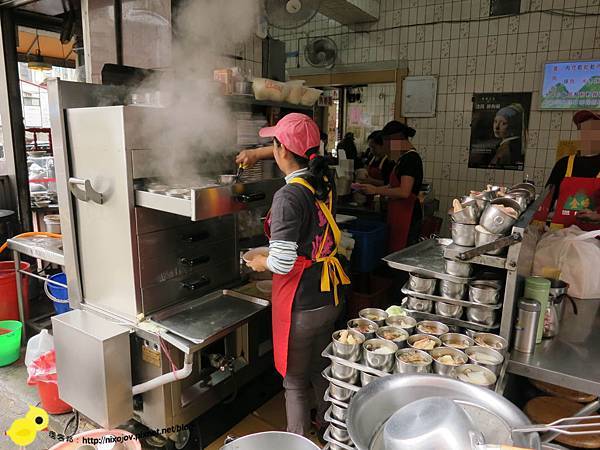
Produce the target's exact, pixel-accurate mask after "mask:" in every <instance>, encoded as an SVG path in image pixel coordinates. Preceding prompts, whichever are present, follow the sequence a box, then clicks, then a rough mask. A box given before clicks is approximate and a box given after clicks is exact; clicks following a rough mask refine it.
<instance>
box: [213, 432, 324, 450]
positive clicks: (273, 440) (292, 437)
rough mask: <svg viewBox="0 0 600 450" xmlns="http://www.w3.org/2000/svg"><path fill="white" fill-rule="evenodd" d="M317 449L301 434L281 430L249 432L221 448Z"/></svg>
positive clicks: (230, 449)
mask: <svg viewBox="0 0 600 450" xmlns="http://www.w3.org/2000/svg"><path fill="white" fill-rule="evenodd" d="M282 449H286V450H319V447H317V446H316V445H315V444H313V443H312V442H311V441H309V440H308V439H306V438H305V437H303V436H299V435H297V434H293V433H285V432H283V431H265V432H264V433H256V434H250V435H248V436H244V437H241V438H239V439H236V440H234V441H233V442H230V443H229V444H226V445H225V446H223V447H221V450H282Z"/></svg>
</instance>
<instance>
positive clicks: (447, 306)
mask: <svg viewBox="0 0 600 450" xmlns="http://www.w3.org/2000/svg"><path fill="white" fill-rule="evenodd" d="M435 313H436V314H437V315H439V316H443V317H452V318H455V319H460V317H461V316H462V313H463V307H462V306H460V305H452V304H451V303H443V302H436V303H435Z"/></svg>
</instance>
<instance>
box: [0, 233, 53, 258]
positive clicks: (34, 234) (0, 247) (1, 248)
mask: <svg viewBox="0 0 600 450" xmlns="http://www.w3.org/2000/svg"><path fill="white" fill-rule="evenodd" d="M31 236H47V237H51V238H56V239H62V234H56V233H48V232H46V231H30V232H28V233H21V234H17V235H16V236H13V238H20V237H31ZM7 248H8V242H5V243H4V244H2V246H0V253H2V252H3V251H4V250H6V249H7Z"/></svg>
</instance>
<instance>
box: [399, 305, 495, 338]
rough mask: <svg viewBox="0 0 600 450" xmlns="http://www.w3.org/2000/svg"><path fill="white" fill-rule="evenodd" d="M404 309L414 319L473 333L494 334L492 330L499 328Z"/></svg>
mask: <svg viewBox="0 0 600 450" xmlns="http://www.w3.org/2000/svg"><path fill="white" fill-rule="evenodd" d="M403 303H404V302H403ZM404 309H406V312H407V313H408V314H410V315H411V316H412V317H414V318H415V319H421V320H437V321H438V322H442V323H445V324H446V325H453V326H455V327H461V328H468V329H469V330H474V331H483V332H486V333H487V332H494V331H493V330H497V329H498V328H499V327H500V324H499V323H495V324H494V325H492V326H487V325H481V324H479V323H475V322H469V321H468V320H462V319H453V318H451V317H444V316H440V315H438V314H432V313H426V312H421V311H414V310H412V309H407V308H404ZM496 334H497V333H496Z"/></svg>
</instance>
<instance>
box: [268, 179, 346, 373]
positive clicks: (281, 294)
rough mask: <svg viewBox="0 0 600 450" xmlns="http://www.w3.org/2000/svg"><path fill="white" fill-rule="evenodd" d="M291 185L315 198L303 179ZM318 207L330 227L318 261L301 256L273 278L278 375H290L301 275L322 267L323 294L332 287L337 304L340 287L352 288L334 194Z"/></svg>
mask: <svg viewBox="0 0 600 450" xmlns="http://www.w3.org/2000/svg"><path fill="white" fill-rule="evenodd" d="M290 183H297V184H301V185H302V186H304V187H306V188H307V189H308V190H310V191H311V192H312V193H313V194H314V192H315V190H314V188H313V187H312V186H311V185H310V184H309V183H308V182H307V181H306V180H304V179H303V178H294V179H292V180H291V181H290ZM316 203H317V206H318V207H319V208H320V209H321V211H322V212H323V214H324V215H325V218H326V219H327V226H326V227H325V232H324V234H323V239H322V240H321V245H320V246H319V249H318V250H317V253H316V255H315V261H311V260H308V259H306V258H305V257H303V256H299V257H298V258H297V259H296V262H295V264H294V267H293V268H292V270H291V271H290V272H289V273H287V274H285V275H279V274H276V273H274V274H273V292H272V295H271V311H272V313H271V320H272V324H273V356H274V359H275V368H276V369H277V371H278V372H279V373H280V374H281V375H282V376H283V377H285V375H286V373H287V360H288V344H289V338H290V328H291V323H292V307H293V304H294V298H295V297H296V291H297V290H298V285H299V284H300V280H301V279H302V274H303V273H304V271H305V270H306V269H308V268H309V267H311V266H312V265H313V263H314V262H315V263H323V271H322V273H321V291H322V292H330V291H331V289H332V286H331V285H332V284H333V294H334V300H335V304H336V305H337V304H338V292H337V288H338V286H339V285H340V284H343V285H345V284H350V279H349V278H348V276H347V275H346V274H345V273H344V270H343V269H342V266H341V264H340V262H339V260H338V259H337V257H336V256H335V255H336V254H337V246H338V245H339V243H340V238H341V232H340V229H339V228H338V226H337V224H336V222H335V219H334V218H333V214H332V213H331V209H332V206H333V196H332V193H330V194H329V204H328V205H326V204H325V202H322V201H320V200H317V201H316ZM270 215H271V213H270V212H269V214H268V215H267V220H265V234H266V235H267V237H268V238H269V239H270V238H271V232H270V220H269V219H270ZM329 232H331V233H333V241H334V247H333V249H332V250H331V253H330V254H329V255H327V256H322V251H323V248H324V247H325V242H326V240H327V239H326V238H327V233H329Z"/></svg>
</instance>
